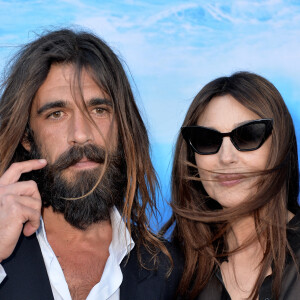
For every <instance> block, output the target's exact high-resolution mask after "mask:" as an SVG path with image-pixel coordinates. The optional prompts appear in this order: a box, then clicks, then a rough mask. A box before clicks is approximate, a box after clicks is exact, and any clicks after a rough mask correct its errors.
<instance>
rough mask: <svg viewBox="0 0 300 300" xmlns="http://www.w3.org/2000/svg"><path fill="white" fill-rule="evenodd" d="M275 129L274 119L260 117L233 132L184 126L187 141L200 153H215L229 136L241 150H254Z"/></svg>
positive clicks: (184, 136)
mask: <svg viewBox="0 0 300 300" xmlns="http://www.w3.org/2000/svg"><path fill="white" fill-rule="evenodd" d="M272 129H273V120H272V119H260V120H254V121H250V122H248V123H246V124H243V125H241V126H239V127H237V128H235V129H233V130H232V131H231V132H225V133H221V132H219V131H217V130H214V129H211V128H207V127H203V126H183V127H181V133H182V136H183V138H184V139H185V141H186V142H187V143H188V145H190V146H191V147H192V149H193V150H194V151H195V152H196V153H198V154H203V155H206V154H215V153H217V152H218V151H219V149H220V148H221V145H222V142H223V137H224V136H229V137H230V140H231V142H232V144H233V145H234V147H235V148H236V149H237V150H239V151H253V150H256V149H258V148H259V147H261V146H262V144H263V143H264V142H265V140H266V139H267V138H268V137H269V136H270V134H271V132H272Z"/></svg>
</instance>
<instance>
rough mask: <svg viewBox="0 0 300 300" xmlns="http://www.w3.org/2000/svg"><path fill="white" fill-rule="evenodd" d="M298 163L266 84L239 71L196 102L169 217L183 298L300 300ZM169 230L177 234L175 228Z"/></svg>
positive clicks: (287, 126)
mask: <svg viewBox="0 0 300 300" xmlns="http://www.w3.org/2000/svg"><path fill="white" fill-rule="evenodd" d="M298 192H299V180H298V156H297V143H296V137H295V131H294V126H293V122H292V119H291V116H290V114H289V112H288V110H287V107H286V106H285V104H284V101H283V99H282V97H281V95H280V94H279V92H278V91H277V89H276V88H275V87H274V86H273V85H272V84H271V83H270V82H268V81H267V80H266V79H264V78H262V77H260V76H258V75H256V74H252V73H247V72H239V73H235V74H233V75H232V76H230V77H222V78H218V79H216V80H214V81H212V82H210V83H208V84H207V85H206V86H205V87H204V88H203V89H202V90H201V91H200V92H199V93H198V95H197V96H196V97H195V99H194V101H193V102H192V104H191V106H190V108H189V110H188V112H187V115H186V118H185V120H184V122H183V126H182V129H181V134H180V135H179V137H178V141H177V144H176V150H175V157H174V164H173V171H172V203H171V204H172V208H173V215H172V218H171V219H170V221H169V222H168V224H166V226H165V228H164V230H167V229H168V228H170V227H171V226H172V225H173V226H174V224H175V227H174V231H173V239H174V240H177V241H178V242H179V243H180V244H181V246H182V247H183V251H184V253H185V270H184V275H183V277H182V280H181V283H180V286H179V290H178V291H179V294H181V295H184V298H187V299H198V300H202V299H209V300H210V299H212V300H214V299H285V300H295V299H300V276H299V260H300V210H299V204H298V200H297V199H298ZM172 228H173V227H172Z"/></svg>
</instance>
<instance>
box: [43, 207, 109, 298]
mask: <svg viewBox="0 0 300 300" xmlns="http://www.w3.org/2000/svg"><path fill="white" fill-rule="evenodd" d="M43 220H44V224H45V230H46V234H47V240H48V242H49V244H50V245H51V247H52V249H53V251H54V253H55V255H56V257H57V259H58V261H59V264H60V266H61V268H62V271H63V273H64V276H65V279H66V282H67V284H68V287H69V291H70V294H71V297H72V299H76V300H81V299H86V298H87V296H88V294H89V293H90V291H91V289H92V288H93V286H95V285H96V284H97V283H98V282H99V280H100V278H101V277H102V274H103V271H104V267H105V264H106V261H107V259H108V257H109V246H110V243H111V241H112V226H111V223H110V221H103V222H99V223H95V224H92V225H91V226H89V227H88V228H87V229H86V230H80V229H77V228H75V227H73V226H72V225H70V224H69V223H68V222H67V221H66V220H65V219H64V216H63V215H62V214H59V213H54V212H53V210H52V208H51V207H49V208H45V209H44V211H43Z"/></svg>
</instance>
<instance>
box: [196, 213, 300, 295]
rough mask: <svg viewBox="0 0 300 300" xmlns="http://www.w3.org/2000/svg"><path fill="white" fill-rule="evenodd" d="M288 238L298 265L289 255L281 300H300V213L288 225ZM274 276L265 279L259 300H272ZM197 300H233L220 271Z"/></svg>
mask: <svg viewBox="0 0 300 300" xmlns="http://www.w3.org/2000/svg"><path fill="white" fill-rule="evenodd" d="M288 228H289V229H288V230H287V238H288V241H289V243H290V246H291V247H292V249H293V251H294V253H295V256H296V259H297V265H295V263H294V261H293V260H292V257H291V256H290V255H288V257H287V260H286V261H287V262H286V265H285V269H284V273H283V276H282V286H281V289H280V296H279V300H298V299H300V274H299V273H298V272H299V268H300V212H298V213H297V214H296V215H295V216H294V217H293V219H291V220H290V222H289V223H288ZM272 299H274V298H273V297H272V275H269V276H267V277H266V278H265V280H264V282H263V284H262V286H261V288H260V289H259V300H272ZM197 300H231V298H230V296H229V294H228V292H227V290H226V288H225V285H224V282H223V279H222V275H221V271H220V269H218V270H217V271H216V272H215V274H213V276H212V278H211V280H210V281H209V283H208V285H207V286H206V287H205V288H204V290H202V291H201V293H200V294H199V296H198V297H197Z"/></svg>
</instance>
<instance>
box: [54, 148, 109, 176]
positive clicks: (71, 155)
mask: <svg viewBox="0 0 300 300" xmlns="http://www.w3.org/2000/svg"><path fill="white" fill-rule="evenodd" d="M105 156H106V151H105V150H104V149H103V148H101V147H99V146H96V145H93V144H89V145H85V146H73V147H72V148H70V149H68V150H67V151H65V152H64V153H62V154H61V155H60V156H59V158H58V159H57V160H56V161H55V162H54V163H53V164H52V165H51V171H52V172H60V171H62V170H64V169H66V168H68V167H70V166H72V165H75V164H76V163H78V162H79V161H80V160H82V159H83V158H84V157H86V158H87V159H88V160H91V161H94V162H96V163H100V164H103V163H104V161H105Z"/></svg>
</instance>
